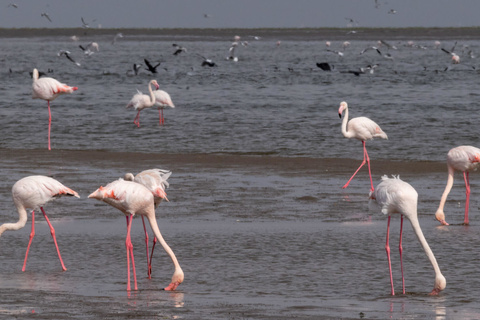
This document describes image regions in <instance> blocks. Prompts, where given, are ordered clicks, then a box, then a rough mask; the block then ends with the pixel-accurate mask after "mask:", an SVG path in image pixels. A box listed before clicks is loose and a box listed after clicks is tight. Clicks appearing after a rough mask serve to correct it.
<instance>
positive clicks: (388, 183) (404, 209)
mask: <svg viewBox="0 0 480 320" xmlns="http://www.w3.org/2000/svg"><path fill="white" fill-rule="evenodd" d="M417 200H418V193H417V191H415V189H414V188H413V187H412V186H411V185H410V184H408V183H406V182H404V181H402V180H400V178H398V177H394V178H393V179H389V178H388V177H387V176H383V177H382V182H381V183H380V184H379V185H378V186H377V189H375V191H371V192H370V202H371V203H372V204H374V203H376V204H377V205H378V206H380V207H381V210H382V213H383V214H388V224H387V242H386V244H385V250H386V251H387V259H388V268H389V271H390V284H391V287H392V296H393V295H395V291H394V289H393V276H392V263H391V260H390V245H389V237H390V218H391V215H392V214H394V213H399V214H400V216H401V220H400V221H401V222H400V242H399V245H398V249H399V251H400V266H401V270H402V286H403V294H405V279H404V277H403V260H402V252H403V249H402V229H403V216H405V217H406V218H407V219H408V220H409V221H410V223H411V224H412V228H413V231H414V232H415V235H416V236H417V239H418V241H419V242H420V244H421V245H422V247H423V250H424V251H425V254H426V255H427V257H428V259H429V260H430V263H431V264H432V266H433V269H434V271H435V283H434V288H433V290H432V292H430V295H438V294H439V293H440V291H442V290H443V289H445V287H446V285H447V280H446V279H445V277H444V276H443V275H442V272H441V271H440V267H439V266H438V263H437V260H436V259H435V256H434V255H433V252H432V250H431V249H430V247H429V245H428V243H427V240H425V237H424V235H423V232H422V229H421V228H420V223H419V222H418V217H417Z"/></svg>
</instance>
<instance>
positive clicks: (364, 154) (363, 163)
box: [342, 141, 373, 189]
mask: <svg viewBox="0 0 480 320" xmlns="http://www.w3.org/2000/svg"><path fill="white" fill-rule="evenodd" d="M362 144H363V161H362V163H361V164H360V166H359V167H358V169H357V171H355V173H354V174H353V175H352V177H351V178H350V180H348V181H347V183H345V185H344V186H343V187H342V189H345V188H346V187H348V185H349V184H350V181H352V179H353V177H355V175H356V174H357V172H358V171H360V169H361V168H362V167H363V166H364V165H365V163H366V162H367V160H366V159H367V157H368V154H367V153H366V152H367V149H366V148H365V141H362ZM368 167H369V168H370V159H369V160H368ZM369 170H370V169H369ZM370 179H371V176H370ZM372 189H373V182H372Z"/></svg>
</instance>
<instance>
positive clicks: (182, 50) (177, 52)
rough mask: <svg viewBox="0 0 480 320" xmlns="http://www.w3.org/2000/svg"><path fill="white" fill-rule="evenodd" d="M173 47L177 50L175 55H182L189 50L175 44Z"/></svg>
mask: <svg viewBox="0 0 480 320" xmlns="http://www.w3.org/2000/svg"><path fill="white" fill-rule="evenodd" d="M172 46H173V47H174V48H175V52H174V53H173V55H175V56H176V55H179V54H180V53H182V52H187V48H184V47H182V46H179V45H178V44H176V43H174V44H172Z"/></svg>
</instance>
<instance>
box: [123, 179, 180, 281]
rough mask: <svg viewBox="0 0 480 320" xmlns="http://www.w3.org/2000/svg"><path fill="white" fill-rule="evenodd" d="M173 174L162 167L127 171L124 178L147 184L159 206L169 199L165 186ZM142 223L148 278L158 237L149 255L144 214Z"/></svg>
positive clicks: (154, 240)
mask: <svg viewBox="0 0 480 320" xmlns="http://www.w3.org/2000/svg"><path fill="white" fill-rule="evenodd" d="M171 174H172V172H171V171H168V170H162V169H150V170H144V171H142V172H140V173H139V174H137V175H136V176H133V174H132V173H126V174H125V177H124V179H125V180H126V181H134V182H137V183H140V184H141V185H143V186H145V187H146V188H147V189H148V190H150V192H151V193H152V194H153V201H154V204H155V208H157V207H158V205H159V204H160V202H162V200H163V199H165V200H167V201H168V199H167V194H166V193H165V188H168V186H169V184H168V182H167V179H168V177H170V175H171ZM142 223H143V230H144V231H145V246H146V249H147V266H148V271H147V274H148V278H149V279H151V278H152V258H153V250H154V249H155V244H156V243H157V238H156V237H154V238H153V246H152V253H151V254H150V258H149V257H148V233H147V228H145V221H144V219H143V216H142Z"/></svg>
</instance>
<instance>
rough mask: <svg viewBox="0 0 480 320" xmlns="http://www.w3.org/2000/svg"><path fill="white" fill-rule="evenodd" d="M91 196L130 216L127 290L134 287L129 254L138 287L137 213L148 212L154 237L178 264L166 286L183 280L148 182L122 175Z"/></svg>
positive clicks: (146, 215) (127, 244) (127, 240)
mask: <svg viewBox="0 0 480 320" xmlns="http://www.w3.org/2000/svg"><path fill="white" fill-rule="evenodd" d="M88 197H89V198H94V199H97V200H101V201H103V202H105V203H107V204H109V205H111V206H112V207H114V208H117V209H118V210H120V211H122V212H123V213H124V214H125V216H126V218H127V237H126V241H125V242H126V247H127V270H128V271H127V276H128V280H127V291H130V290H131V286H130V257H131V259H132V267H133V278H134V290H137V277H136V273H135V262H134V260H133V245H132V240H131V236H130V233H131V229H132V222H133V217H134V216H135V215H141V216H145V217H146V218H147V219H148V222H149V223H150V227H151V228H152V231H153V233H154V234H155V237H156V238H157V239H158V241H160V244H161V245H162V247H163V249H164V250H165V251H166V252H167V254H168V255H169V256H170V258H171V259H172V262H173V264H174V266H175V271H174V273H173V276H172V280H171V282H170V284H169V285H168V286H167V287H166V288H164V290H168V291H170V290H175V289H176V288H177V287H178V285H180V284H181V283H182V282H183V280H184V274H183V271H182V268H181V267H180V264H179V263H178V260H177V258H176V257H175V254H174V253H173V251H172V249H171V248H170V247H169V246H168V244H167V243H166V242H165V240H164V239H163V237H162V234H161V233H160V229H159V228H158V224H157V220H156V218H155V204H154V197H153V194H152V192H151V191H150V190H148V189H147V188H146V187H145V186H143V185H141V184H139V183H136V182H132V181H125V180H123V179H119V180H116V181H113V182H111V183H109V184H107V185H106V186H105V187H100V188H98V189H97V190H96V191H94V192H93V193H91V194H90V195H89V196H88Z"/></svg>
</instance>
